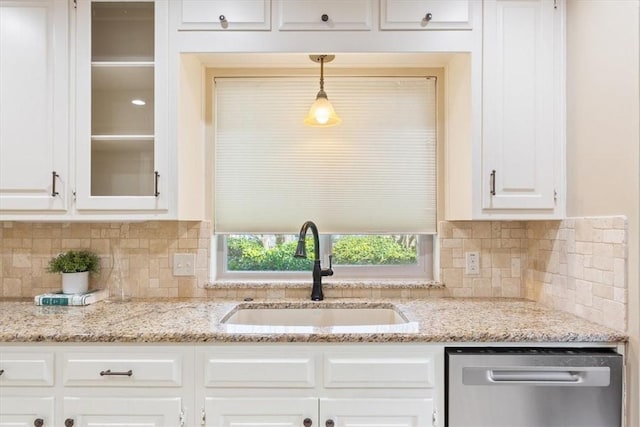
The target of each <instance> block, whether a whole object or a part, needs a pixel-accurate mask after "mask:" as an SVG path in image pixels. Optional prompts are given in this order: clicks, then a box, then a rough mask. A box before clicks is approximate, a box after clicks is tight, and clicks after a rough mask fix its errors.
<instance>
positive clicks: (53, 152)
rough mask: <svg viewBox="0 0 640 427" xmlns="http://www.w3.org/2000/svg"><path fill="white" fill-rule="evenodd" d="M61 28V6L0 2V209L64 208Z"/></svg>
mask: <svg viewBox="0 0 640 427" xmlns="http://www.w3.org/2000/svg"><path fill="white" fill-rule="evenodd" d="M67 28H68V8H67V2H65V1H58V0H31V1H4V0H0V211H20V212H29V213H34V212H37V211H42V213H53V214H55V213H56V211H57V212H59V213H63V212H64V211H65V210H66V208H67V202H66V200H67V188H68V183H69V172H68V156H69V113H68V111H69V100H68V92H69V70H68V62H69V57H68V47H67V41H68V30H67Z"/></svg>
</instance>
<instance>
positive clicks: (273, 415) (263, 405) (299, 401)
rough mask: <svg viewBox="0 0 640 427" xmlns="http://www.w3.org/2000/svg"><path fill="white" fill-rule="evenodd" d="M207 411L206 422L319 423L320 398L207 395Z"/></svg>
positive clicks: (241, 425) (245, 426)
mask: <svg viewBox="0 0 640 427" xmlns="http://www.w3.org/2000/svg"><path fill="white" fill-rule="evenodd" d="M203 414H204V423H205V424H204V425H205V426H217V427H258V426H274V427H275V426H277V427H294V426H295V427H300V426H304V420H310V421H311V422H312V423H313V425H318V424H317V423H316V420H317V416H318V399H315V398H312V397H307V398H296V397H290V398H286V397H285V398H267V397H262V398H261V397H253V398H251V397H249V398H243V397H239V398H228V397H206V398H205V403H204V412H203Z"/></svg>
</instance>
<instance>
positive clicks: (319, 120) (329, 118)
mask: <svg viewBox="0 0 640 427" xmlns="http://www.w3.org/2000/svg"><path fill="white" fill-rule="evenodd" d="M309 58H310V59H311V60H312V61H313V62H319V63H320V90H319V91H318V94H317V95H316V100H315V102H314V103H313V104H312V105H311V108H309V114H307V118H306V119H304V124H305V125H307V126H315V127H327V126H335V125H337V124H340V122H341V121H342V120H341V119H340V117H338V115H337V114H336V112H335V110H334V109H333V105H331V103H330V102H329V99H328V98H327V93H326V92H325V91H324V63H325V62H331V61H333V59H334V58H335V56H334V55H310V56H309Z"/></svg>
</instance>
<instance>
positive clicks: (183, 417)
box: [180, 409, 186, 427]
mask: <svg viewBox="0 0 640 427" xmlns="http://www.w3.org/2000/svg"><path fill="white" fill-rule="evenodd" d="M185 421H186V415H185V413H184V409H182V410H181V411H180V427H184V423H185Z"/></svg>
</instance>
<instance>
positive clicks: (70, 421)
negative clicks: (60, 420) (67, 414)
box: [64, 418, 73, 427]
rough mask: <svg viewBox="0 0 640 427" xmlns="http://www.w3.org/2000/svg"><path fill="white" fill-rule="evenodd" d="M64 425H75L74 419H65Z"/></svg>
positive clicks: (68, 426)
mask: <svg viewBox="0 0 640 427" xmlns="http://www.w3.org/2000/svg"><path fill="white" fill-rule="evenodd" d="M64 427H73V419H71V418H67V419H66V420H64Z"/></svg>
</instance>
